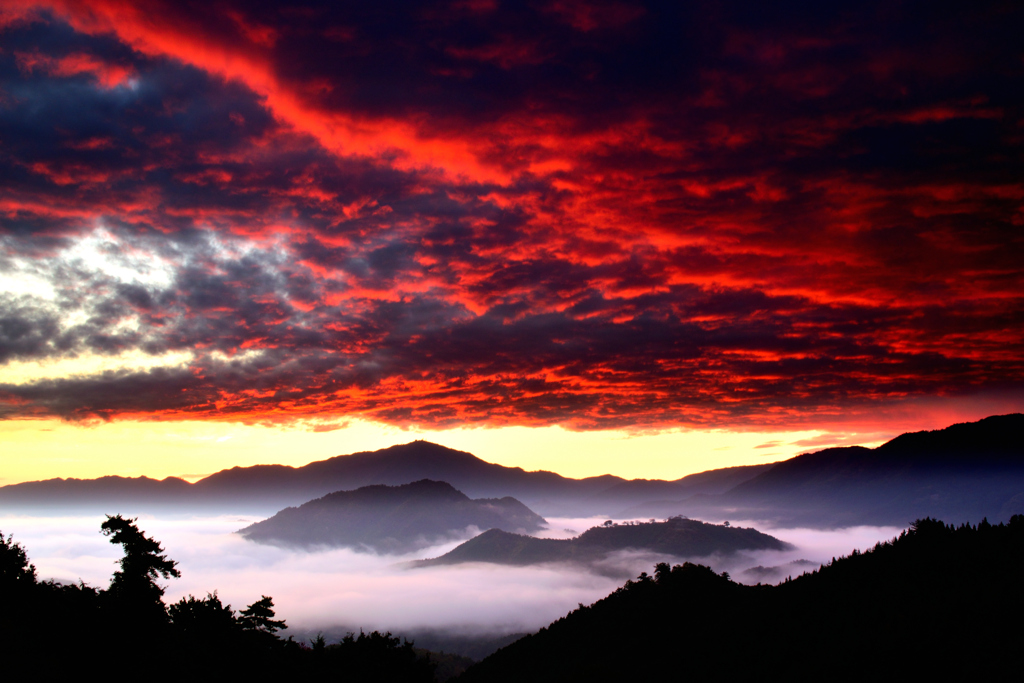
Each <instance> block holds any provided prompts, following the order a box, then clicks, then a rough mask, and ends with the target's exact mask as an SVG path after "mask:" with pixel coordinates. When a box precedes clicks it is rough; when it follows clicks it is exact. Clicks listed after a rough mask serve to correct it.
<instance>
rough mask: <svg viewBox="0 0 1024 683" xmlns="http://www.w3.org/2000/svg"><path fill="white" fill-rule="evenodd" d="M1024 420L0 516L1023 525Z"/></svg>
mask: <svg viewBox="0 0 1024 683" xmlns="http://www.w3.org/2000/svg"><path fill="white" fill-rule="evenodd" d="M1022 435H1024V416H1021V415H1003V416H995V417H989V418H986V419H984V420H981V421H979V422H975V423H969V424H961V425H953V426H952V427H949V428H947V429H943V430H939V431H935V432H918V433H914V434H904V435H902V436H900V437H897V438H896V439H893V440H892V441H890V442H888V443H886V444H884V445H882V446H880V447H878V448H875V449H868V448H860V447H851V448H830V449H826V450H823V451H819V452H817V453H811V454H807V455H801V456H799V457H797V458H793V459H791V460H787V461H783V462H781V463H776V464H774V465H759V466H753V467H740V468H727V469H723V470H712V471H710V472H702V473H700V474H695V475H691V476H689V477H684V478H683V479H680V480H677V481H658V480H650V481H648V480H633V481H625V480H623V479H621V478H619V477H613V476H610V475H609V476H601V477H590V478H587V479H569V478H567V477H562V476H560V475H558V474H555V473H553V472H545V471H539V472H526V471H524V470H522V469H521V468H517V467H503V466H501V465H496V464H493V463H488V462H485V461H483V460H480V459H479V458H477V457H476V456H474V455H472V454H470V453H465V452H462V451H456V450H453V449H450V448H445V447H444V446H439V445H437V444H432V443H429V442H426V441H414V442H412V443H408V444H403V445H400V446H393V447H391V448H385V449H383V450H379V451H373V452H362V453H353V454H352V455H341V456H337V457H334V458H329V459H327V460H321V461H318V462H313V463H310V464H308V465H306V466H304V467H286V466H283V465H260V466H255V467H244V468H243V467H235V468H232V469H230V470H223V471H221V472H218V473H216V474H213V475H211V476H209V477H207V478H205V479H203V480H201V481H198V482H196V483H195V484H192V485H189V484H188V483H187V482H184V481H182V480H180V479H165V480H164V481H162V482H157V481H155V480H152V479H145V478H141V479H123V478H119V477H104V478H102V479H97V480H74V479H68V480H62V479H57V480H49V481H45V482H29V483H25V484H16V485H13V486H5V487H3V488H0V509H17V508H32V509H33V510H36V511H39V510H45V509H53V510H58V509H67V508H74V509H76V510H81V509H93V510H96V511H107V512H109V511H110V509H111V505H112V504H116V507H117V509H119V510H121V511H122V512H126V513H128V514H134V513H136V512H138V511H147V510H149V509H153V508H161V507H162V508H177V509H180V510H183V511H187V512H190V513H192V512H195V511H196V510H197V509H204V508H205V509H220V510H225V511H228V510H230V511H232V512H252V513H258V514H270V513H272V512H274V511H276V510H280V509H281V508H284V507H287V506H294V505H299V504H301V503H303V502H305V501H308V500H310V499H313V498H318V497H320V496H324V495H326V494H328V493H330V492H332V491H339V490H352V489H357V488H360V487H363V486H369V485H374V484H383V485H388V486H397V485H401V484H408V483H410V482H413V481H418V480H420V479H434V480H438V481H447V482H448V483H450V484H452V486H454V487H456V488H457V489H459V490H460V491H463V492H464V493H466V494H467V495H469V496H470V497H473V498H501V497H505V496H512V497H515V498H516V499H517V500H519V501H522V502H523V503H524V504H526V505H528V506H529V507H530V508H531V509H533V510H535V511H537V512H538V513H540V514H543V515H546V516H589V515H604V516H613V517H617V518H619V519H622V518H631V517H640V518H649V517H657V518H664V517H669V516H673V515H677V514H682V515H686V516H689V517H699V518H704V519H708V518H718V519H723V518H728V519H751V520H768V521H771V522H773V523H775V524H780V525H787V524H788V525H801V526H803V525H810V526H817V527H835V526H849V525H858V524H893V525H901V524H904V523H905V522H906V520H908V519H915V518H918V517H924V516H928V515H932V516H942V517H945V518H947V519H957V520H963V519H980V518H981V517H983V516H987V517H988V518H989V519H994V520H1005V519H1008V518H1009V516H1010V515H1012V514H1015V513H1018V512H1024V439H1022Z"/></svg>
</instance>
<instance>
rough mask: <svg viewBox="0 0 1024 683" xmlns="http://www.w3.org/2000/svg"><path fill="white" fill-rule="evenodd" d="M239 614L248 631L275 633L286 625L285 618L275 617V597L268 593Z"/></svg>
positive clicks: (239, 618) (243, 625) (243, 626)
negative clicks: (276, 618)
mask: <svg viewBox="0 0 1024 683" xmlns="http://www.w3.org/2000/svg"><path fill="white" fill-rule="evenodd" d="M238 614H239V617H238V620H239V621H240V622H242V628H244V629H245V630H247V631H261V632H263V633H274V632H275V631H278V630H280V629H282V628H285V627H286V625H285V623H284V620H283V619H280V620H275V619H274V599H273V598H271V597H270V596H268V595H264V596H263V597H262V599H261V600H257V601H256V602H254V603H252V604H251V605H249V606H248V607H246V608H245V609H244V610H242V611H241V612H239V613H238Z"/></svg>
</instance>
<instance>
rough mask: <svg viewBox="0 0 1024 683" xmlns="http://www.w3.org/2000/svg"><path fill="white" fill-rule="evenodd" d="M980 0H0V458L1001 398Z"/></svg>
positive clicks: (832, 431) (891, 422) (986, 29)
mask: <svg viewBox="0 0 1024 683" xmlns="http://www.w3.org/2000/svg"><path fill="white" fill-rule="evenodd" d="M1022 35H1024V6H1022V5H1021V4H1020V3H1017V2H984V1H979V2H973V3H948V4H947V3H941V2H920V3H909V2H907V3H901V2H891V1H890V2H856V3H835V2H829V3H807V4H802V3H764V2H750V3H737V2H678V1H677V2H665V3H633V2H598V1H595V2H577V1H576V0H538V1H537V2H516V3H512V2H499V1H497V0H457V1H454V2H416V3H394V2H387V1H377V2H353V3H336V2H324V3H320V4H318V3H294V2H288V3H280V4H275V3H273V2H241V1H240V0H203V1H201V2H200V1H196V2H186V1H181V0H175V1H174V2H170V1H168V2H158V1H154V2H146V3H138V2H118V1H114V0H90V1H89V2H60V1H53V2H40V3H36V2H21V1H19V0H3V2H0V175H2V181H0V450H2V451H3V453H2V454H0V484H7V483H13V482H16V481H23V480H27V479H38V478H48V477H56V476H76V477H92V476H99V475H102V474H123V475H131V476H137V475H140V474H146V475H149V476H159V477H163V476H167V475H182V476H189V477H192V478H195V477H197V476H200V475H202V474H208V473H210V472H213V471H216V470H218V469H221V468H223V467H230V466H233V465H236V464H239V465H248V464H254V463H258V462H283V463H287V464H292V465H301V464H304V463H306V462H309V461H311V460H314V459H320V458H324V457H328V456H331V455H336V454H340V453H347V452H352V451H356V450H366V449H376V448H382V447H386V446H389V445H392V444H395V443H403V442H406V441H409V440H412V439H414V438H426V439H429V440H431V441H436V442H438V443H442V444H444V445H448V446H452V447H456V448H461V449H464V450H471V451H472V452H474V453H475V454H477V455H479V456H480V457H482V458H484V459H486V460H490V461H494V462H501V463H502V464H505V465H519V466H522V467H525V468H527V469H537V468H544V469H550V470H554V471H558V472H561V473H563V474H567V475H570V476H585V475H590V474H599V473H602V472H611V473H614V474H619V475H622V476H628V477H639V476H643V477H665V478H676V477H680V476H683V475H684V474H687V473H690V472H694V471H700V470H703V469H708V468H710V467H722V466H728V465H733V464H747V463H754V462H770V461H773V460H778V459H781V458H784V457H789V456H791V455H794V454H796V453H800V452H804V451H808V450H814V449H817V448H821V447H824V446H828V445H833V444H849V443H864V444H869V445H873V444H877V443H879V442H881V441H883V440H885V439H887V438H890V437H892V436H894V435H896V434H899V433H901V432H904V431H911V430H918V429H935V428H941V427H944V426H947V425H949V424H951V423H953V422H958V421H961V422H962V421H966V420H975V419H979V418H981V417H984V416H986V415H991V414H1001V413H1009V412H1019V411H1021V410H1024V40H1022V37H1021V36H1022Z"/></svg>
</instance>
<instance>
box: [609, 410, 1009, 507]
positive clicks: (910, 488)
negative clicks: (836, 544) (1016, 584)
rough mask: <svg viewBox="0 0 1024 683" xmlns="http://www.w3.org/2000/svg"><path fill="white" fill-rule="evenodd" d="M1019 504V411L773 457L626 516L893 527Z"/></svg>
mask: <svg viewBox="0 0 1024 683" xmlns="http://www.w3.org/2000/svg"><path fill="white" fill-rule="evenodd" d="M1022 512H1024V415H1020V414H1014V415H1000V416H993V417H988V418H985V419H984V420H980V421H978V422H972V423H965V424H956V425H952V426H950V427H947V428H946V429H941V430H936V431H926V432H915V433H911V434H903V435H901V436H899V437H897V438H895V439H893V440H892V441H889V442H887V443H885V444H883V445H881V446H879V447H878V448H862V447H859V446H852V447H847V448H829V449H826V450H823V451H818V452H816V453H808V454H804V455H800V456H797V457H795V458H792V459H790V460H786V461H783V462H780V463H777V464H775V465H774V466H772V467H771V468H769V469H768V470H766V471H764V472H761V473H760V474H758V475H757V476H755V477H752V478H750V479H748V480H746V481H744V482H741V483H739V484H737V485H736V486H734V487H733V488H731V489H730V490H728V491H726V492H724V493H721V494H718V495H696V496H691V497H689V498H685V499H680V500H676V501H674V502H671V503H668V502H649V503H645V504H641V505H637V506H634V507H632V508H630V509H627V510H625V511H624V512H623V513H622V514H623V515H626V516H664V515H669V514H685V515H689V516H702V517H722V516H728V517H730V518H731V519H751V520H769V521H771V522H772V523H774V524H777V525H785V526H802V525H809V526H815V527H841V526H854V525H860V524H877V525H897V526H902V525H904V524H906V523H907V521H908V520H911V519H917V518H921V517H926V516H935V517H945V518H946V519H954V520H957V521H964V520H967V519H981V518H986V517H987V518H988V519H992V520H1006V519H1009V518H1010V516H1012V515H1013V514H1017V513H1022Z"/></svg>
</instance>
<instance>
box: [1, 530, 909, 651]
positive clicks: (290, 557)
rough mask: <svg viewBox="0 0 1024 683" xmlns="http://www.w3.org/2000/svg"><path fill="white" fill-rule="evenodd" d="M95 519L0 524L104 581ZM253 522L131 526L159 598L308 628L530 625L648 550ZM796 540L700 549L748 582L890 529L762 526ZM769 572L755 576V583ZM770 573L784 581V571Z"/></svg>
mask: <svg viewBox="0 0 1024 683" xmlns="http://www.w3.org/2000/svg"><path fill="white" fill-rule="evenodd" d="M102 521H103V517H102V515H101V516H97V517H51V518H47V517H23V516H22V517H7V518H0V530H2V531H3V532H4V534H5V536H13V538H14V540H15V541H16V542H18V543H21V544H22V545H23V546H24V547H25V549H26V552H27V554H28V556H29V559H30V561H32V562H33V563H34V564H35V565H36V567H37V570H38V573H39V576H40V578H41V579H47V578H55V579H59V580H63V581H74V582H77V581H78V580H83V581H85V582H86V583H88V584H90V585H92V586H96V587H105V586H107V585H108V583H109V581H110V576H111V575H112V573H113V571H114V569H115V568H116V565H115V563H116V561H117V559H118V558H119V557H120V555H121V553H120V548H119V547H117V546H114V545H111V544H110V543H109V542H108V539H105V538H104V537H103V536H101V535H100V533H99V526H100V523H101V522H102ZM252 521H255V520H254V519H249V518H245V519H243V518H236V517H231V516H221V517H191V518H160V517H152V516H142V517H141V518H139V521H138V526H139V528H140V529H142V530H143V531H144V532H145V533H146V534H147V535H148V536H151V537H152V538H155V539H156V540H157V541H159V542H160V543H161V544H162V545H163V546H164V548H165V550H166V554H167V556H168V557H169V558H171V559H173V560H175V561H177V562H178V563H179V564H178V569H179V570H180V571H181V574H182V576H181V578H180V579H176V580H172V581H164V582H161V584H162V585H164V586H166V589H167V592H166V594H165V601H167V602H173V601H176V600H178V599H180V598H181V597H184V596H186V595H188V594H192V595H196V596H204V595H206V593H207V592H212V591H214V590H216V591H217V592H218V595H219V597H220V598H221V600H222V601H223V602H224V603H225V604H231V606H232V607H233V608H235V609H240V608H243V607H245V606H246V605H248V604H250V603H252V602H253V601H255V600H258V599H259V598H260V596H262V595H271V596H272V597H273V598H274V605H275V609H276V610H277V613H278V616H279V617H281V618H284V619H286V620H287V621H288V624H289V625H290V626H291V627H293V628H295V629H298V630H303V631H305V630H308V631H312V632H315V631H316V630H317V629H320V628H323V629H328V628H330V627H332V626H334V627H336V626H339V625H340V626H345V627H348V628H353V629H357V630H358V629H359V628H363V629H366V630H371V629H381V630H392V631H394V632H402V631H413V630H417V629H436V630H450V631H455V632H463V633H466V632H472V633H477V634H480V633H513V632H523V631H533V630H536V629H538V628H540V627H542V626H545V625H547V624H548V623H550V622H551V621H554V620H555V619H558V618H559V617H562V616H564V615H565V614H566V613H567V612H569V611H570V610H572V609H575V607H576V606H577V604H579V603H581V602H582V603H585V604H590V603H592V602H594V601H596V600H598V599H600V598H602V597H604V596H605V595H607V594H608V593H610V592H612V591H613V590H615V589H616V588H617V587H619V586H620V585H622V583H623V581H624V580H625V578H628V577H630V576H633V577H635V576H636V575H637V574H638V573H639V572H641V571H646V572H648V573H651V571H652V569H653V564H654V562H656V561H659V560H664V559H666V558H664V557H656V556H654V555H648V554H643V553H619V554H616V555H615V556H612V557H610V558H608V560H607V561H606V562H605V563H604V564H603V565H602V566H600V567H598V568H597V570H596V571H594V572H588V571H582V570H581V569H580V568H579V567H576V566H559V565H543V566H534V567H505V566H499V565H486V564H470V565H461V566H456V567H434V568H427V569H416V570H409V569H406V568H405V563H406V562H407V561H408V560H411V559H417V558H420V557H426V556H437V555H440V554H442V553H444V552H447V551H448V550H450V549H451V548H452V547H454V546H455V545H457V542H451V543H448V544H445V545H443V546H438V547H436V548H430V549H425V550H424V551H422V552H421V553H419V554H417V555H408V556H378V555H373V554H366V553H355V552H352V551H349V550H346V549H326V550H323V551H321V552H303V551H295V550H287V549H283V548H277V547H273V546H266V545H259V544H255V543H250V542H247V541H245V540H243V539H242V538H241V537H239V536H237V535H235V534H234V533H233V532H234V531H236V530H237V529H239V528H241V527H244V526H246V525H248V524H249V523H251V522H252ZM551 521H552V529H553V530H554V531H552V532H549V533H548V534H547V535H548V536H559V537H566V536H567V535H572V534H570V533H569V532H568V531H561V532H559V531H557V530H556V527H557V529H561V528H562V527H574V528H576V529H579V530H582V529H585V528H587V527H588V526H590V525H592V524H594V523H595V520H592V519H590V520H587V519H583V520H581V519H572V520H569V519H556V520H551ZM766 531H767V532H768V533H772V534H775V535H777V536H778V537H779V538H782V539H783V540H786V541H789V542H792V543H795V544H796V546H797V547H796V548H795V549H794V550H791V551H785V552H778V551H765V552H760V553H751V554H746V555H740V556H735V557H728V558H717V557H716V558H703V561H705V562H706V563H707V562H710V564H711V566H712V567H714V568H715V570H716V571H719V572H721V571H729V572H730V573H732V574H733V575H734V578H735V579H736V580H748V578H747V577H745V575H741V574H742V572H743V570H745V569H748V568H752V567H757V566H763V567H785V566H786V565H787V563H790V562H793V561H797V560H801V559H803V560H807V561H809V562H811V563H812V565H813V566H812V565H807V564H801V565H799V566H798V567H799V570H800V571H801V572H802V571H804V570H805V569H806V570H808V571H809V570H812V569H814V568H816V567H817V566H819V565H820V564H821V563H823V562H828V561H829V560H831V559H832V557H834V556H839V555H844V554H848V553H849V552H850V551H851V550H853V549H854V548H858V549H859V550H865V549H867V548H869V547H871V546H873V545H874V544H875V543H876V542H878V541H885V540H889V539H891V538H892V537H893V536H894V535H897V534H898V533H899V529H893V528H877V527H857V528H854V529H849V530H843V531H838V532H823V531H815V530H800V529H789V530H766ZM766 575H767V573H766V572H761V573H760V578H757V577H756V576H755V578H754V579H753V580H752V581H751V582H752V583H756V582H757V581H758V580H761V581H764V580H765V579H764V577H765V576H766ZM772 578H776V579H781V578H785V577H784V576H779V577H776V576H775V574H772Z"/></svg>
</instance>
